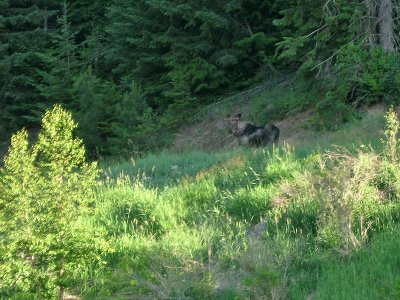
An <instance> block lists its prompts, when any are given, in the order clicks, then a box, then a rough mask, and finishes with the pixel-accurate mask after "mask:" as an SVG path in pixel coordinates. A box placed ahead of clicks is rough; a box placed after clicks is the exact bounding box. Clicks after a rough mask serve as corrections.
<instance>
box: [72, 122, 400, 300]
mask: <svg viewBox="0 0 400 300" xmlns="http://www.w3.org/2000/svg"><path fill="white" fill-rule="evenodd" d="M392 116H393V115H392ZM367 118H371V119H369V121H368V122H367V120H368V119H366V121H365V122H366V123H362V122H363V121H357V122H358V123H355V124H354V127H351V126H350V125H346V126H347V127H343V128H339V129H338V131H337V132H335V133H334V134H332V135H331V136H327V137H325V138H326V142H327V141H328V139H329V138H331V140H334V138H337V139H338V141H339V142H340V141H341V142H342V143H344V144H345V143H346V142H350V141H354V143H357V140H354V137H355V136H358V137H361V135H362V134H361V132H362V129H360V124H365V126H367V127H366V128H367V131H370V130H371V128H378V127H379V126H380V124H381V121H382V120H381V118H382V116H381V115H379V116H378V115H371V116H369V117H367ZM373 120H374V121H373ZM360 122H361V123H360ZM361 127H362V126H361ZM393 130H394V129H391V130H389V131H386V137H387V138H385V136H384V132H383V131H381V134H380V135H379V134H376V136H375V137H374V139H375V140H379V139H380V138H384V140H385V141H386V142H384V143H383V144H382V146H380V148H379V149H381V150H376V149H373V147H370V146H366V145H361V146H360V145H356V144H354V146H353V147H352V149H351V150H347V149H345V148H341V149H336V150H335V151H333V150H330V151H322V149H321V150H320V151H313V152H312V153H308V154H307V155H305V154H304V152H302V151H303V150H300V152H299V150H296V149H293V148H292V147H290V146H288V145H286V146H284V147H282V148H279V149H274V150H271V151H265V150H263V149H237V150H234V151H231V152H226V153H207V154H206V153H187V154H184V155H182V156H178V155H174V154H169V153H162V154H161V155H160V156H156V155H151V156H147V157H145V158H143V159H141V160H137V161H135V162H127V163H125V164H121V165H118V166H109V167H106V174H107V176H105V177H104V178H103V184H102V186H101V187H100V188H99V190H98V191H97V200H96V214H95V216H94V217H93V220H91V224H93V225H92V226H93V227H94V229H95V230H98V231H99V232H102V233H103V234H104V236H105V237H106V240H107V242H108V243H109V244H110V249H112V251H110V253H108V254H107V256H106V257H104V262H105V266H104V268H102V269H97V271H96V272H93V271H91V272H92V273H90V272H89V271H88V273H87V274H86V275H85V276H84V279H85V280H84V282H86V283H85V284H81V287H84V289H81V290H80V293H82V295H84V297H86V298H88V299H132V298H133V299H156V298H158V299H182V298H184V299H301V298H307V297H309V296H312V295H314V296H317V298H318V299H319V298H322V299H325V298H329V299H335V298H334V297H336V296H337V297H338V298H336V299H346V297H348V298H349V299H350V298H351V296H354V297H355V298H353V299H357V298H356V297H357V295H370V296H371V297H372V296H375V295H378V292H379V287H378V285H379V284H375V285H373V284H372V283H371V282H370V281H372V280H373V279H374V278H377V277H378V276H381V274H383V272H384V271H383V269H384V268H386V265H387V262H388V261H387V260H384V256H385V255H386V250H385V251H384V252H382V253H381V252H380V251H381V250H382V249H381V248H382V247H384V244H385V238H384V237H385V236H386V234H387V233H385V232H387V231H388V230H390V228H395V227H396V226H397V225H396V224H398V220H399V218H400V215H399V212H400V206H399V200H398V199H399V195H400V194H399V191H400V173H399V172H398V171H397V170H398V169H399V166H398V160H397V159H394V158H393V153H395V154H396V157H397V155H398V149H397V145H396V144H395V143H393V140H392V142H387V141H390V137H393V134H390V132H392V133H393ZM340 136H342V138H340ZM367 136H368V135H367V134H365V137H367ZM311 142H315V141H311ZM321 147H322V146H321ZM331 149H334V148H331ZM304 151H306V150H304ZM307 151H308V150H307ZM396 232H397V231H396ZM393 234H394V233H393ZM381 236H384V237H381ZM390 243H392V244H393V246H389V247H393V248H389V249H394V248H395V247H396V245H397V244H396V241H395V240H394V238H393V239H392V240H391V242H390ZM369 245H371V246H369ZM374 245H376V246H374ZM374 247H376V248H374ZM374 249H376V250H374ZM379 249H381V250H379ZM371 251H372V252H371ZM388 251H389V250H388ZM391 251H393V252H394V250H391ZM368 253H376V254H374V256H375V257H376V260H372V258H367V256H368ZM391 257H393V261H394V262H396V261H397V260H396V259H398V258H396V256H395V254H393V255H391ZM349 262H351V264H349ZM363 263H375V266H374V268H372V269H370V270H369V266H367V265H363ZM345 265H346V266H347V265H349V267H343V268H341V267H338V266H345ZM350 266H352V267H350ZM354 269H359V270H360V271H357V272H361V273H360V274H362V272H364V274H369V273H368V272H373V274H375V275H373V277H368V276H367V275H362V276H360V277H359V278H358V279H359V280H360V282H357V283H354V284H355V285H358V286H359V288H360V289H361V287H362V286H363V285H366V284H368V286H367V287H366V291H365V292H364V291H363V292H362V293H361V292H360V293H359V294H354V293H352V292H351V290H350V287H351V284H349V283H348V282H347V281H349V282H352V281H351V280H353V281H355V280H357V276H355V273H354V272H353V270H354ZM352 272H353V273H352ZM386 275H387V279H388V284H387V285H386V286H385V287H387V288H388V291H387V292H385V294H384V295H387V297H389V298H390V297H395V296H396V295H397V294H396V293H397V289H398V279H397V278H396V275H395V268H394V267H392V269H391V271H390V272H387V273H386ZM341 276H343V280H342V281H341V282H340V283H339V284H340V287H342V288H343V292H340V293H339V292H336V293H335V292H334V291H333V290H334V288H333V286H334V285H333V283H334V282H336V281H338V282H339V278H340V277H341ZM87 278H91V279H90V281H89V280H88V279H87ZM384 278H386V277H384ZM380 282H382V281H380ZM369 290H370V292H368V291H369ZM77 292H78V291H77ZM324 297H325V298H324ZM332 297H333V298H332ZM366 297H367V296H366ZM371 297H370V298H369V299H373V297H372V298H371ZM367 299H368V298H367Z"/></svg>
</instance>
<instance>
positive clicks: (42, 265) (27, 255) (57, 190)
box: [0, 106, 99, 299]
mask: <svg viewBox="0 0 400 300" xmlns="http://www.w3.org/2000/svg"><path fill="white" fill-rule="evenodd" d="M76 126H77V125H76V124H75V123H74V121H73V120H72V117H71V114H70V113H69V112H67V111H65V110H64V109H63V108H61V107H60V106H55V107H54V108H53V109H52V110H51V111H48V112H46V114H45V115H44V117H43V121H42V130H41V132H40V133H39V136H38V140H37V142H36V144H35V145H34V146H32V147H30V146H29V143H28V134H27V132H26V130H21V131H20V132H18V133H17V134H15V135H14V136H13V137H12V143H11V147H10V149H9V152H8V155H7V157H6V158H5V166H4V168H2V169H1V176H0V186H1V191H2V192H1V194H0V208H1V210H0V212H1V217H0V220H1V227H0V230H1V234H0V237H1V243H0V245H1V246H0V247H1V248H0V261H1V264H0V268H1V272H0V274H1V286H0V290H1V292H2V293H3V294H4V293H18V292H24V293H28V294H30V295H33V294H36V297H38V298H39V299H41V298H47V299H49V298H55V297H56V293H55V288H56V287H58V288H59V293H60V295H61V296H62V294H63V289H64V287H68V286H70V285H71V283H72V282H73V280H74V279H76V278H77V276H76V273H75V272H76V270H77V269H78V268H79V267H80V265H81V264H90V263H97V262H99V261H98V259H99V257H98V256H97V253H98V250H99V249H98V248H97V246H96V245H98V243H97V241H96V234H95V233H94V232H89V231H88V230H86V229H85V228H82V227H79V226H78V224H77V223H76V220H79V219H80V218H81V217H87V216H89V215H90V214H91V213H92V211H93V200H94V194H93V192H94V191H93V188H94V187H95V186H96V178H97V176H98V169H97V166H96V164H95V163H91V164H87V163H86V162H85V150H84V148H83V146H82V141H81V140H79V139H76V138H74V137H73V130H74V129H75V128H76ZM61 296H60V297H61Z"/></svg>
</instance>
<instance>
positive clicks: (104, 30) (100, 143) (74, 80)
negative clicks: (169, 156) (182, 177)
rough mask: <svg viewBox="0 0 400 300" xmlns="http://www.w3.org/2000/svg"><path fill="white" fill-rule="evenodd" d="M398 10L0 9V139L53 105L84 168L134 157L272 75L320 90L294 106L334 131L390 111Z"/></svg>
mask: <svg viewBox="0 0 400 300" xmlns="http://www.w3.org/2000/svg"><path fill="white" fill-rule="evenodd" d="M397 4H398V3H397V2H396V1H394V0H366V1H361V2H360V1H326V0H325V1H319V0H315V1H314V0H313V1H311V2H310V1H300V0H299V1H285V0H277V1H261V0H231V1H218V2H215V1H160V0H153V1H151V0H147V1H123V0H121V1H87V0H81V1H70V2H67V1H46V0H37V1H10V0H1V1H0V16H1V18H0V45H1V46H0V70H1V73H0V87H1V89H0V109H1V112H2V113H1V115H0V137H1V140H2V141H6V140H8V139H9V137H10V134H11V133H12V132H14V131H16V130H17V129H20V128H22V127H26V128H28V129H30V130H32V131H33V132H35V130H36V131H37V128H38V126H39V123H40V118H41V115H42V114H43V112H44V111H46V109H48V108H50V107H52V105H53V104H55V103H61V104H63V105H64V107H66V108H67V109H69V110H71V111H72V112H73V114H74V118H75V119H76V120H77V121H78V123H79V128H78V131H79V135H80V136H81V137H82V138H83V140H84V142H85V146H86V148H87V149H88V153H89V154H90V156H91V157H92V158H96V157H97V158H98V157H100V156H101V157H103V156H116V157H118V156H119V157H128V156H130V155H132V154H133V153H136V154H143V153H146V152H148V151H150V150H157V149H160V148H163V147H165V146H167V145H168V144H169V143H170V142H171V133H173V132H174V131H176V129H177V128H179V127H180V126H182V124H187V123H188V122H190V120H192V116H193V115H194V114H195V113H196V111H197V110H198V109H199V107H202V106H205V105H207V104H210V103H213V102H214V101H216V100H217V99H219V98H220V97H221V96H226V95H229V94H231V93H233V92H237V91H240V90H243V89H246V88H248V87H251V86H254V85H255V84H257V83H260V82H264V81H266V80H268V79H269V78H271V77H273V76H275V75H276V74H277V73H282V72H286V73H296V74H298V75H299V76H301V77H302V78H306V80H307V81H308V82H309V84H310V87H312V88H314V89H319V90H320V92H321V93H322V94H321V97H319V99H312V100H310V102H311V103H304V104H302V105H303V106H310V105H311V106H313V107H316V108H317V110H316V113H319V114H320V116H319V117H318V118H322V119H321V120H322V121H321V122H322V124H315V126H316V127H317V128H318V127H323V128H325V127H326V128H329V127H332V126H334V125H335V124H338V123H340V122H343V121H346V120H348V119H349V118H350V117H351V116H350V114H351V112H349V109H350V110H351V109H353V108H358V107H362V106H365V105H370V104H372V103H376V102H382V101H385V102H388V103H395V102H396V101H398V99H397V96H398V93H399V76H400V75H399V72H400V71H399V70H400V68H399V58H398V52H397V49H398V43H399V32H400V30H399V26H400V25H399V6H398V5H397ZM332 109H333V110H335V111H336V112H337V113H336V114H335V116H334V119H332V117H333V116H327V115H326V111H327V110H332ZM272 118H273V117H272ZM149 136H150V138H149Z"/></svg>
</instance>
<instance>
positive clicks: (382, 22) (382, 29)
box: [379, 0, 394, 52]
mask: <svg viewBox="0 0 400 300" xmlns="http://www.w3.org/2000/svg"><path fill="white" fill-rule="evenodd" d="M379 34H380V45H381V47H382V48H383V49H384V50H385V51H388V52H392V51H394V20H393V3H392V0H381V3H380V5H379Z"/></svg>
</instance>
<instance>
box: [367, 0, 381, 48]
mask: <svg viewBox="0 0 400 300" xmlns="http://www.w3.org/2000/svg"><path fill="white" fill-rule="evenodd" d="M364 3H365V6H366V7H367V9H368V12H367V16H366V17H367V21H366V24H365V26H366V33H367V40H368V45H369V46H370V48H375V46H376V45H377V44H378V41H377V38H376V37H377V36H376V33H377V32H376V20H377V17H376V14H377V9H376V8H377V5H376V1H375V0H364Z"/></svg>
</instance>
